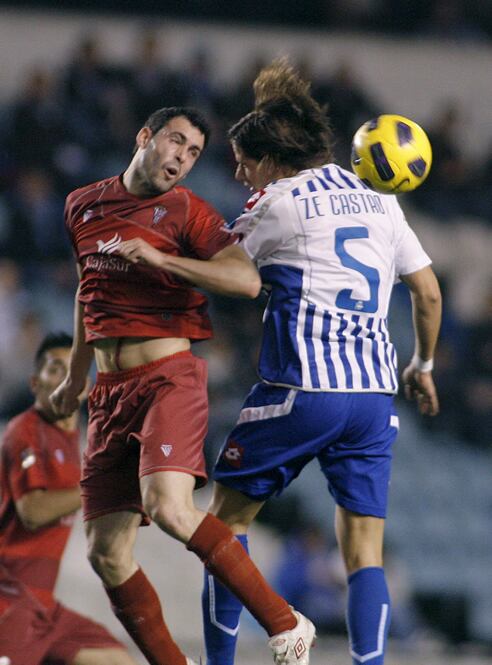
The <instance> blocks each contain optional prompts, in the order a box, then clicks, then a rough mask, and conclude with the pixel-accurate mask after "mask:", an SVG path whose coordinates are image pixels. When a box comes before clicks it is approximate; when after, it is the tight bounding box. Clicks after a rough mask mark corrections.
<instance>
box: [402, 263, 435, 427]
mask: <svg viewBox="0 0 492 665" xmlns="http://www.w3.org/2000/svg"><path fill="white" fill-rule="evenodd" d="M401 279H402V281H403V282H404V283H405V284H406V285H407V286H408V288H409V289H410V294H411V299H412V314H413V327H414V332H415V352H414V356H413V358H412V361H411V363H410V365H409V366H408V367H407V368H406V369H405V370H404V372H403V384H404V386H405V395H406V397H407V399H415V400H417V403H418V406H419V410H420V412H421V413H424V414H427V415H431V416H434V415H436V414H437V413H438V412H439V402H438V398H437V393H436V388H435V386H434V381H433V379H432V368H433V359H434V351H435V348H436V344H437V338H438V335H439V328H440V325H441V291H440V289H439V283H438V281H437V278H436V276H435V274H434V271H433V270H432V268H431V267H430V266H426V267H425V268H422V269H421V270H417V271H416V272H413V273H410V274H408V275H401Z"/></svg>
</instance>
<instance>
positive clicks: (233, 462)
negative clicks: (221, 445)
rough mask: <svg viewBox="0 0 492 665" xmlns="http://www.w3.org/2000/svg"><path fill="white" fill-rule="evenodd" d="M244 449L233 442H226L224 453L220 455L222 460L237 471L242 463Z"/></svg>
mask: <svg viewBox="0 0 492 665" xmlns="http://www.w3.org/2000/svg"><path fill="white" fill-rule="evenodd" d="M243 455H244V448H243V447H242V446H240V445H239V443H236V442H235V441H232V440H230V441H228V442H227V446H226V447H225V450H224V452H223V453H222V456H223V458H224V459H225V461H226V462H227V464H229V466H233V467H234V468H235V469H239V468H240V467H241V464H242V462H243Z"/></svg>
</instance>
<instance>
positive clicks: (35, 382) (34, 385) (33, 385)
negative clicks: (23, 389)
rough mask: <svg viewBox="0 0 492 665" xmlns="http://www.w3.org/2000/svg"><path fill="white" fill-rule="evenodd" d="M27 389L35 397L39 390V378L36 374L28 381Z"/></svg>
mask: <svg viewBox="0 0 492 665" xmlns="http://www.w3.org/2000/svg"><path fill="white" fill-rule="evenodd" d="M29 388H30V389H31V392H32V393H33V395H35V394H36V392H37V390H38V388H39V376H38V375H37V374H33V375H32V376H31V378H30V379H29Z"/></svg>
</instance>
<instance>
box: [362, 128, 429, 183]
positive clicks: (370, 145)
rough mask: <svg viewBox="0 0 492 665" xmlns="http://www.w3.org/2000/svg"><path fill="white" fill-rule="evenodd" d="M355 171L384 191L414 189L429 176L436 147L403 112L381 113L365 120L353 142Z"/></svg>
mask: <svg viewBox="0 0 492 665" xmlns="http://www.w3.org/2000/svg"><path fill="white" fill-rule="evenodd" d="M350 161H351V164H352V169H353V171H354V173H355V174H356V175H357V176H359V178H360V179H361V180H363V181H364V182H365V183H366V184H367V185H368V186H369V187H371V189H375V190H376V191H378V192H382V193H383V194H400V193H402V192H411V191H412V190H413V189H416V188H417V187H418V186H419V185H421V184H422V183H423V182H424V180H425V179H426V178H427V176H428V175H429V171H430V167H431V164H432V148H431V144H430V141H429V139H428V138H427V134H426V133H425V132H424V130H423V129H422V127H420V126H419V125H417V123H416V122H413V120H409V119H408V118H404V117H403V116H401V115H380V116H378V117H377V118H374V119H373V120H369V121H368V122H366V123H364V124H363V125H362V127H359V129H358V130H357V131H356V132H355V134H354V138H353V141H352V154H351V159H350Z"/></svg>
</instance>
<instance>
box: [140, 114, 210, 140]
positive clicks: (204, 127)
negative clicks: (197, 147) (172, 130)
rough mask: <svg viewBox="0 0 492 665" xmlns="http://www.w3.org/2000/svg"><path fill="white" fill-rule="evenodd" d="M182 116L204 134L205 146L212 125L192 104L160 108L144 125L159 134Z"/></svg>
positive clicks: (153, 132)
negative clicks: (170, 122) (168, 124)
mask: <svg viewBox="0 0 492 665" xmlns="http://www.w3.org/2000/svg"><path fill="white" fill-rule="evenodd" d="M181 116H183V117H184V118H186V119H187V120H188V121H189V122H190V123H191V124H192V125H193V127H196V128H197V129H198V130H199V131H200V132H201V133H202V134H203V136H204V139H205V141H204V147H205V146H206V145H207V143H208V140H209V138H210V125H209V124H208V122H207V120H206V119H205V117H204V116H203V115H202V114H201V113H200V111H197V110H196V109H194V108H192V107H190V106H169V107H166V108H162V109H158V110H157V111H154V113H152V114H151V115H150V116H149V117H148V118H147V120H146V121H145V122H144V124H143V126H144V127H148V128H149V129H151V130H152V134H157V132H158V131H159V130H160V129H162V128H163V127H164V126H165V125H167V123H168V122H169V121H170V120H172V119H173V118H178V117H181Z"/></svg>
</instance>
